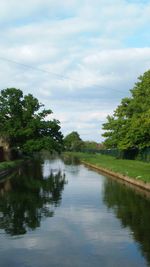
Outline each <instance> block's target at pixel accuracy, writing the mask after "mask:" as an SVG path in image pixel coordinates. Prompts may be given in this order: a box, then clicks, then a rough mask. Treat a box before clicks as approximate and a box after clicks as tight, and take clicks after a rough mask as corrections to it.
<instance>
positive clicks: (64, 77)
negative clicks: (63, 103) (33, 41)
mask: <svg viewBox="0 0 150 267" xmlns="http://www.w3.org/2000/svg"><path fill="white" fill-rule="evenodd" d="M0 60H3V61H6V62H9V63H12V64H16V65H20V66H22V67H24V68H29V69H32V70H36V71H40V72H43V73H47V74H51V75H54V76H56V77H57V78H58V79H59V80H68V81H73V82H78V83H81V81H79V80H76V79H72V78H70V77H68V76H65V75H61V74H58V73H55V72H51V71H48V70H44V69H41V68H37V67H34V66H31V65H28V64H24V63H21V62H18V61H15V60H12V59H9V58H5V57H0ZM94 86H98V87H99V88H100V89H104V90H112V88H108V87H104V86H100V85H99V84H96V83H95V84H94ZM115 91H117V92H120V93H123V92H122V91H121V90H118V89H115Z"/></svg>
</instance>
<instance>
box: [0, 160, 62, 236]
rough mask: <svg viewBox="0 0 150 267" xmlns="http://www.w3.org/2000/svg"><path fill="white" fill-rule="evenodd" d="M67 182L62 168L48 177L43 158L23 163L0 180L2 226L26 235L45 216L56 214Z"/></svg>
mask: <svg viewBox="0 0 150 267" xmlns="http://www.w3.org/2000/svg"><path fill="white" fill-rule="evenodd" d="M65 184H66V180H65V175H62V174H61V172H60V171H59V170H58V172H57V173H56V174H55V175H54V174H53V173H52V172H50V174H49V177H47V179H45V178H44V177H43V175H42V165H41V162H34V163H32V164H30V165H29V166H23V167H22V168H21V169H20V170H19V172H18V173H17V174H16V175H15V176H14V177H13V178H12V179H9V180H6V181H5V182H3V183H1V184H0V228H1V229H4V230H5V232H6V233H7V234H9V235H23V234H25V233H26V232H27V231H29V230H34V229H36V228H37V227H39V226H40V223H41V220H42V218H44V217H52V216H54V208H55V207H57V206H59V205H60V203H61V194H62V191H63V189H64V185H65Z"/></svg>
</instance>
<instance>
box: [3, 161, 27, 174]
mask: <svg viewBox="0 0 150 267" xmlns="http://www.w3.org/2000/svg"><path fill="white" fill-rule="evenodd" d="M22 162H23V160H22V159H21V160H14V161H4V162H0V178H2V177H4V176H5V175H7V174H9V173H10V172H11V171H12V170H14V169H15V168H17V167H18V166H20V164H21V163H22Z"/></svg>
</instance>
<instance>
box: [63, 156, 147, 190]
mask: <svg viewBox="0 0 150 267" xmlns="http://www.w3.org/2000/svg"><path fill="white" fill-rule="evenodd" d="M70 156H75V157H78V158H79V159H80V161H81V162H83V163H84V164H86V165H88V166H89V167H91V168H95V169H96V170H99V171H102V172H104V173H106V174H108V175H111V176H115V177H117V178H120V179H122V180H125V181H127V182H129V183H132V184H135V185H137V186H140V187H142V188H145V189H148V190H150V163H146V162H142V161H136V160H122V159H116V158H114V157H111V156H106V155H101V154H90V153H80V152H66V153H65V157H70Z"/></svg>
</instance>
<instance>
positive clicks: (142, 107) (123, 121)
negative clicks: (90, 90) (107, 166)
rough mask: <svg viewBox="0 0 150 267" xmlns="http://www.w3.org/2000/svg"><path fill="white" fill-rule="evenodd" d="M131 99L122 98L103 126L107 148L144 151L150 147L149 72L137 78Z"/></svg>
mask: <svg viewBox="0 0 150 267" xmlns="http://www.w3.org/2000/svg"><path fill="white" fill-rule="evenodd" d="M130 92H131V97H129V98H123V99H122V101H121V104H120V105H119V106H118V107H117V109H116V110H115V111H114V114H113V116H108V117H107V122H106V123H104V124H103V129H104V130H105V132H104V134H103V136H104V137H106V139H105V144H106V145H107V147H116V148H119V149H144V148H146V147H150V130H149V129H150V70H149V71H147V72H145V73H144V74H143V75H142V76H140V77H139V78H138V82H137V83H135V86H134V88H133V89H132V90H130Z"/></svg>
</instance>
